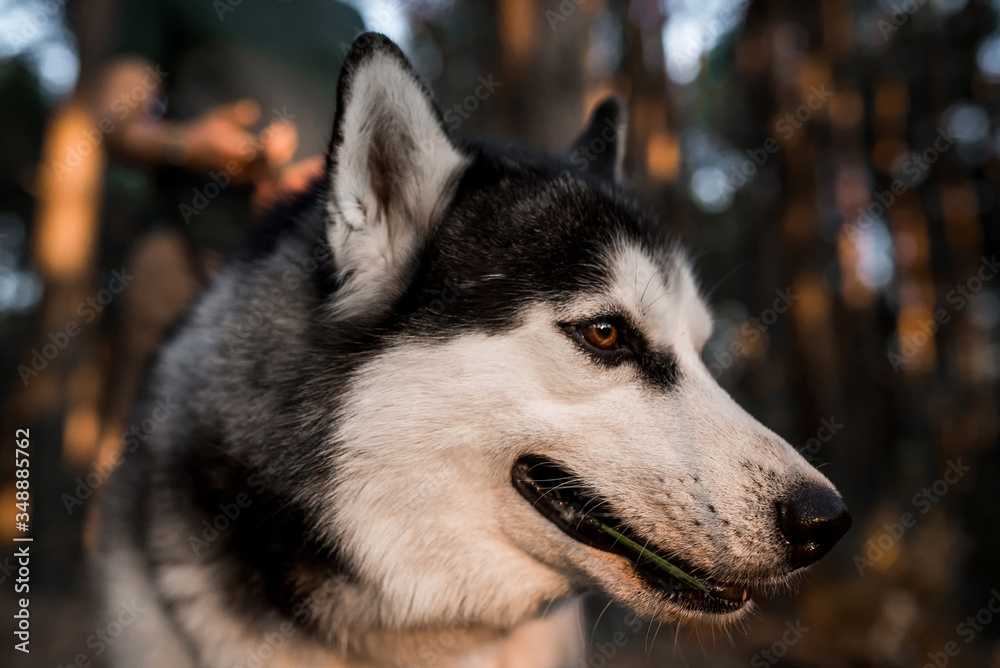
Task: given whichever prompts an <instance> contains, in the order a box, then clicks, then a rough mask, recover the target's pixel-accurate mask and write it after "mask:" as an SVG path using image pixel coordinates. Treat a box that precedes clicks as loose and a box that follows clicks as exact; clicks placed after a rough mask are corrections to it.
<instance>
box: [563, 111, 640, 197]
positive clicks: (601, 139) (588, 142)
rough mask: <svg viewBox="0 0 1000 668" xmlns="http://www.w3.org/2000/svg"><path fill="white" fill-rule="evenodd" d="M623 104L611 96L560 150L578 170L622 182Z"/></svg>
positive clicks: (623, 155)
mask: <svg viewBox="0 0 1000 668" xmlns="http://www.w3.org/2000/svg"><path fill="white" fill-rule="evenodd" d="M625 129H626V123H625V104H624V102H622V100H621V98H619V97H617V96H611V97H608V98H606V99H605V100H604V101H603V102H601V103H600V104H599V105H597V108H596V109H594V111H593V112H592V113H591V114H590V120H589V121H587V127H586V128H584V130H583V132H581V133H580V136H579V137H577V138H576V139H575V140H574V141H573V143H571V144H570V145H569V146H567V147H566V149H565V150H564V151H563V157H564V158H566V159H567V160H569V161H570V163H571V164H573V165H574V166H575V167H576V168H577V169H578V170H579V171H582V172H588V173H590V174H596V175H597V176H600V177H602V178H606V179H610V180H613V181H621V180H622V162H623V161H624V159H625Z"/></svg>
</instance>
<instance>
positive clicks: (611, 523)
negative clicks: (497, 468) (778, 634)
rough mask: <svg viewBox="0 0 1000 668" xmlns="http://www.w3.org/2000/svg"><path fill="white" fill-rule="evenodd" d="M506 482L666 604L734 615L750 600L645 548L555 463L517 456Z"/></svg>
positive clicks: (643, 542)
mask: <svg viewBox="0 0 1000 668" xmlns="http://www.w3.org/2000/svg"><path fill="white" fill-rule="evenodd" d="M511 478H512V480H513V484H514V488H515V489H517V491H518V492H519V493H520V494H521V496H523V497H524V498H525V499H527V501H528V502H529V503H530V504H531V505H532V506H533V507H534V508H535V510H537V511H538V512H539V513H540V514H541V515H542V516H543V517H545V518H546V519H547V520H549V521H550V522H552V523H553V524H555V525H556V526H557V527H559V529H561V530H562V531H563V533H565V534H566V535H568V536H569V537H570V538H572V539H574V540H576V541H578V542H581V543H583V544H584V545H587V546H589V547H592V548H594V549H596V550H600V551H602V552H609V553H611V554H615V555H618V556H621V557H624V558H625V559H627V560H628V561H629V562H630V563H631V565H632V568H633V569H634V570H635V572H636V573H637V575H638V576H639V577H640V579H641V580H642V582H643V583H645V585H646V586H647V587H648V588H649V589H651V590H653V591H655V592H658V593H659V594H660V595H661V596H662V597H664V598H665V599H666V600H668V601H669V602H671V603H673V604H675V605H678V606H681V607H683V608H685V609H687V610H689V611H692V612H700V613H706V614H710V615H713V614H714V615H723V614H728V613H732V612H736V611H738V610H740V609H742V608H744V607H745V606H746V605H747V604H748V603H749V602H750V594H749V592H748V591H747V589H746V588H744V587H742V586H740V585H737V584H734V583H727V582H722V581H720V580H717V579H714V578H712V577H709V576H707V575H706V574H704V573H701V572H699V570H698V569H696V568H694V567H692V566H691V565H689V564H687V563H685V562H684V561H683V560H681V559H677V558H676V557H675V556H674V555H670V556H661V555H660V554H657V553H656V552H654V551H653V550H652V549H650V548H648V547H647V546H648V543H649V541H648V539H645V538H642V537H640V536H637V535H635V534H634V533H633V532H631V531H630V530H629V529H628V527H627V526H626V525H625V522H623V521H622V520H621V519H620V518H618V517H616V516H615V515H614V514H613V513H612V512H611V511H610V510H609V504H608V503H607V502H606V501H605V500H604V499H601V498H600V497H599V496H598V495H597V494H596V493H595V492H594V491H593V490H590V489H589V488H587V487H586V486H585V485H583V484H581V483H580V481H579V477H578V476H576V475H574V474H573V473H572V472H570V471H569V470H567V469H565V468H563V467H562V466H561V465H559V464H557V463H556V462H555V461H553V460H551V459H547V458H545V457H539V456H536V455H529V456H525V457H521V458H520V459H518V460H517V462H516V463H515V464H514V468H513V469H512V471H511Z"/></svg>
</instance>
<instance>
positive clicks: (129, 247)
mask: <svg viewBox="0 0 1000 668" xmlns="http://www.w3.org/2000/svg"><path fill="white" fill-rule="evenodd" d="M120 10H121V13H120V17H119V20H118V23H117V30H116V34H115V37H114V38H113V46H112V57H111V58H110V60H109V61H108V63H107V64H106V66H105V67H104V68H103V71H102V73H101V76H100V77H99V78H98V85H97V86H96V91H95V94H94V96H93V100H92V103H93V112H94V115H95V119H96V121H97V127H98V130H99V131H100V132H101V133H103V134H104V136H105V139H106V142H105V143H106V146H107V150H108V153H109V154H110V156H111V158H112V159H111V161H110V164H109V167H108V172H107V184H106V193H105V202H106V206H105V212H104V228H105V236H106V237H107V238H106V239H105V240H104V247H105V249H106V253H107V254H108V255H109V256H110V257H108V258H106V264H109V265H111V266H116V267H117V266H120V265H121V264H124V265H125V267H126V269H127V272H128V273H129V274H131V275H134V276H135V278H134V280H133V281H132V282H131V283H130V285H129V289H128V290H127V291H126V293H125V295H124V297H123V300H122V304H121V307H122V312H121V314H120V323H119V324H118V325H117V326H115V327H113V328H112V330H113V331H114V332H115V336H117V337H119V341H118V345H116V350H117V351H118V359H117V360H116V363H117V368H116V369H114V370H113V371H112V382H111V383H110V384H109V387H110V388H112V389H111V390H109V391H110V392H112V393H113V394H114V395H115V396H114V397H113V398H112V399H111V402H110V404H111V408H110V409H109V411H108V412H109V414H110V415H109V417H111V418H118V419H120V420H123V419H124V416H125V414H126V413H127V411H128V409H129V406H130V404H131V401H132V396H133V394H134V389H135V386H136V384H137V380H138V377H139V374H140V370H141V369H142V367H143V365H144V363H145V360H146V359H147V358H148V356H149V353H150V352H151V350H152V348H153V347H154V346H155V345H156V343H157V342H158V341H159V340H160V339H161V338H162V336H163V332H164V331H165V329H166V327H167V326H168V325H169V323H171V322H172V321H174V320H175V319H176V318H177V317H178V316H179V315H180V313H181V312H182V311H183V310H184V308H185V307H186V306H187V304H189V303H190V301H191V300H192V299H193V298H194V296H195V295H196V293H197V292H198V290H199V288H200V285H201V284H203V283H204V278H205V277H206V276H207V275H208V274H209V273H210V272H211V270H212V269H213V268H214V267H217V266H219V265H220V264H221V263H222V261H223V260H224V259H225V257H227V256H228V255H230V254H231V253H232V252H234V251H235V250H236V249H238V248H239V247H240V246H242V245H243V244H244V243H245V242H246V240H247V238H248V236H249V234H250V233H251V231H252V227H253V224H252V221H253V220H254V217H255V214H257V213H260V212H261V211H262V210H264V209H267V208H269V207H271V206H274V205H275V204H276V203H277V202H278V201H279V199H280V198H281V196H282V194H283V193H289V192H293V191H296V190H300V189H302V188H305V187H306V186H307V185H308V183H309V182H310V180H311V179H312V178H314V177H315V176H317V175H318V174H319V173H320V171H321V167H322V158H321V154H322V153H323V151H324V149H325V144H326V141H327V139H328V137H329V132H330V128H331V127H332V123H333V112H334V106H335V100H336V79H337V71H338V69H339V67H340V64H341V61H342V59H343V56H344V53H345V51H346V48H347V45H348V44H349V43H350V42H351V40H352V38H353V37H354V35H355V34H357V33H358V32H361V31H362V30H363V22H362V19H361V17H360V15H359V14H358V13H357V12H356V11H355V10H354V9H352V8H350V7H348V6H346V5H344V4H342V3H339V2H331V1H329V0H302V1H297V2H294V3H289V2H279V1H272V2H261V3H239V4H237V3H235V2H232V3H228V2H217V3H205V2H199V1H196V0H143V1H140V0H126V1H125V2H124V3H123V4H122V5H121V7H120ZM119 426H120V424H115V420H114V419H111V420H110V421H109V424H108V425H106V427H105V430H104V433H105V434H106V435H108V434H114V433H115V430H116V429H117V428H118V427H119ZM112 440H115V442H117V439H112ZM102 442H104V441H102Z"/></svg>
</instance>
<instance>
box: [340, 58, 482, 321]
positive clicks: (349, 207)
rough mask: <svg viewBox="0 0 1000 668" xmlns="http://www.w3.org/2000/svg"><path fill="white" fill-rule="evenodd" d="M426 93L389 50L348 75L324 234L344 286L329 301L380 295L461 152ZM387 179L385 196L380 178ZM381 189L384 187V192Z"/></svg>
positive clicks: (344, 307)
mask: <svg viewBox="0 0 1000 668" xmlns="http://www.w3.org/2000/svg"><path fill="white" fill-rule="evenodd" d="M432 104H433V103H432V102H431V100H430V99H429V98H428V96H427V94H426V93H425V91H424V89H423V88H422V87H421V85H420V83H419V82H418V81H417V80H416V79H415V78H414V77H413V75H412V74H411V73H410V72H409V71H407V70H406V69H404V68H403V67H401V66H400V63H399V62H398V61H397V60H396V58H395V57H394V56H392V55H391V54H388V53H381V52H379V53H375V54H372V55H371V56H370V57H369V58H368V59H367V60H365V61H364V62H363V63H362V64H361V65H360V66H359V67H358V70H357V71H356V72H354V74H353V78H352V79H351V84H350V90H349V91H348V94H347V96H346V103H345V109H344V110H343V119H342V127H341V134H342V138H343V140H342V141H341V143H340V144H339V146H337V148H336V152H335V155H334V158H335V161H334V162H335V166H334V173H333V174H332V175H331V185H332V198H331V207H330V226H329V230H328V239H329V242H330V247H331V249H332V250H333V254H334V258H335V260H336V264H337V267H338V271H339V273H340V276H341V278H342V279H343V280H344V281H345V287H344V289H343V290H341V291H340V294H341V295H342V296H341V297H340V299H339V300H338V301H337V303H336V305H335V306H334V310H335V311H336V312H338V313H355V312H358V311H361V310H363V309H365V308H370V307H371V306H372V305H374V304H377V303H386V302H387V301H388V299H387V298H389V297H392V296H393V294H392V290H393V288H394V287H395V286H398V285H399V284H400V283H401V281H399V280H398V279H399V278H400V276H399V274H400V272H401V271H402V270H403V269H404V268H405V267H406V264H407V263H408V262H409V261H410V259H411V258H412V256H413V253H414V251H415V249H416V246H417V244H418V243H419V242H420V241H421V240H422V239H423V238H424V237H425V236H426V234H427V232H428V230H429V229H430V227H431V225H432V223H433V222H434V219H435V217H436V214H437V213H438V212H437V209H438V207H439V206H440V205H441V204H442V203H443V202H444V201H446V200H447V193H448V191H449V184H450V183H451V182H452V181H453V178H454V176H455V174H456V173H457V172H458V171H459V170H461V169H462V168H463V167H464V166H465V164H466V159H465V158H464V157H463V156H462V155H461V154H460V153H459V152H458V151H457V150H456V149H455V147H454V146H453V145H452V144H451V141H450V140H449V139H448V137H447V135H446V134H445V132H444V130H443V129H442V127H441V125H440V122H439V120H438V117H437V115H436V114H435V112H434V109H433V106H432ZM386 180H389V181H390V182H391V185H392V187H391V188H390V189H389V190H391V192H388V193H387V194H388V201H380V200H379V186H378V184H379V183H380V182H382V181H386ZM384 194H386V193H384Z"/></svg>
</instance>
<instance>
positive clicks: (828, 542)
mask: <svg viewBox="0 0 1000 668" xmlns="http://www.w3.org/2000/svg"><path fill="white" fill-rule="evenodd" d="M337 97H338V100H337V102H338V105H337V116H336V120H335V124H334V128H333V136H332V139H331V142H330V148H329V153H328V156H327V160H326V173H325V176H324V178H322V179H321V180H320V181H319V182H317V183H316V184H315V186H314V187H313V188H312V189H311V191H310V192H309V193H307V194H305V195H304V196H301V197H300V198H299V199H298V200H297V201H296V202H295V203H294V204H293V205H291V206H290V207H288V208H287V209H285V210H283V211H281V212H280V213H276V214H275V216H274V220H273V221H272V222H271V223H270V224H269V225H268V227H267V231H266V232H264V233H262V235H261V238H259V239H258V240H257V241H256V243H254V244H253V245H252V247H251V248H249V249H248V250H247V251H246V252H244V253H243V254H242V255H241V256H239V257H238V258H236V259H235V260H234V261H233V262H232V263H231V264H230V265H229V266H228V267H227V268H226V269H224V270H223V271H221V272H220V273H219V274H218V276H217V277H216V279H215V280H214V282H213V283H212V285H211V286H210V288H209V289H208V290H207V291H206V292H205V294H204V295H203V296H202V297H201V299H200V301H199V302H198V303H197V304H196V305H195V306H194V307H193V308H192V310H191V311H190V313H189V314H188V315H187V316H186V318H185V320H184V322H183V323H182V324H181V325H179V327H178V328H177V329H176V331H175V333H174V334H173V335H172V336H171V338H170V339H169V340H168V341H167V342H166V343H165V344H164V345H163V347H162V349H161V351H160V353H159V354H158V357H157V360H156V362H155V364H154V366H153V367H152V370H151V372H150V374H149V378H148V381H147V382H146V385H145V389H144V391H143V393H142V395H141V397H140V399H139V401H138V404H137V407H136V412H135V419H136V420H137V421H138V420H143V419H145V418H146V417H148V415H149V414H150V413H151V412H152V411H153V410H154V407H155V406H156V405H157V402H160V403H161V405H163V402H165V401H169V405H171V406H174V408H173V409H172V410H171V411H170V414H169V415H168V416H167V417H166V418H165V419H164V420H163V421H161V422H158V423H157V425H156V427H155V429H152V430H150V431H149V432H148V433H146V432H144V434H143V438H141V439H133V440H132V441H130V443H129V445H128V447H127V448H126V450H127V452H126V453H125V456H124V458H123V463H122V465H121V466H120V467H119V468H118V470H117V471H116V473H115V475H114V479H113V481H112V483H111V485H110V487H109V489H108V490H107V492H106V493H105V495H104V503H103V510H102V531H101V541H100V542H101V553H100V566H101V568H102V570H103V583H104V584H103V589H104V601H105V606H106V611H107V613H108V614H110V615H115V614H117V612H118V611H119V610H120V609H121V608H122V606H126V605H127V606H131V609H133V610H135V611H137V612H136V614H135V615H134V619H132V618H130V619H131V621H130V624H129V626H128V628H127V629H125V630H124V632H123V633H122V634H121V635H120V636H119V637H118V638H117V639H116V640H115V642H114V643H113V644H111V645H110V647H109V649H110V651H111V654H112V655H113V665H114V666H116V667H126V666H127V667H136V668H138V667H146V666H154V665H155V666H170V667H171V668H195V667H199V668H201V667H205V668H208V667H211V668H232V667H234V666H240V667H253V666H320V665H322V666H407V667H409V666H432V665H433V666H440V667H445V666H501V665H503V666H517V667H530V666H559V665H576V664H575V663H574V662H575V661H576V660H577V657H578V653H579V652H580V650H581V647H580V645H581V640H580V638H581V633H580V631H579V628H578V625H579V623H580V620H579V605H578V601H579V597H580V594H581V593H582V592H584V591H586V590H588V589H591V588H597V589H600V590H603V591H604V592H605V593H606V594H607V595H609V596H610V597H611V598H612V599H613V600H615V601H617V602H618V603H619V604H621V605H623V606H626V607H627V608H629V609H630V610H632V611H633V612H634V613H635V614H639V615H644V616H648V617H651V618H653V619H655V620H659V621H668V622H678V623H679V622H684V621H692V620H693V621H702V622H710V623H716V624H719V625H725V624H728V623H731V622H733V621H734V620H737V619H740V618H741V617H743V616H745V615H746V614H747V612H748V611H749V610H750V609H751V608H752V607H753V604H752V601H751V599H752V597H753V595H754V594H755V593H756V592H759V591H763V590H768V589H773V588H776V587H780V586H782V585H784V584H786V583H788V581H789V580H790V579H791V578H792V577H794V576H793V575H792V574H793V573H796V571H798V570H799V569H801V568H803V567H805V566H808V565H809V564H811V563H813V562H815V561H816V560H817V559H819V558H820V557H821V556H823V555H824V554H825V553H826V552H828V551H829V550H830V548H831V547H833V545H834V543H836V542H837V540H838V539H839V538H840V537H841V535H842V534H843V533H844V532H845V531H846V530H847V528H848V527H849V525H850V517H849V515H848V512H847V509H846V507H845V506H844V504H843V502H842V500H841V498H840V496H839V495H838V493H837V492H836V490H835V489H834V487H833V485H832V484H831V483H830V482H829V481H828V480H827V479H826V478H825V477H824V476H823V475H821V474H820V473H819V472H818V471H817V470H816V469H815V468H813V467H812V466H810V465H809V464H808V463H807V462H806V460H805V459H803V457H802V456H800V455H799V454H798V453H797V452H796V451H795V450H794V449H793V448H792V447H791V446H790V445H789V444H788V443H786V442H785V441H783V440H782V439H781V438H779V437H778V436H777V435H776V434H775V433H774V432H772V431H770V430H769V429H767V428H766V427H764V426H763V425H761V424H760V423H759V422H757V421H756V420H754V419H753V418H752V417H751V416H750V415H748V414H747V413H746V412H745V411H743V410H742V409H741V408H740V407H739V406H738V405H737V404H736V403H734V401H733V400H732V399H731V398H730V397H729V395H727V394H726V392H725V391H723V390H722V389H721V388H720V387H719V386H718V385H717V384H716V382H715V381H714V380H713V378H712V376H711V375H710V373H709V372H708V370H707V369H706V367H705V365H704V364H703V362H702V360H701V357H700V352H701V349H702V346H703V345H704V344H705V341H706V339H707V338H708V336H709V333H710V332H711V330H712V318H711V315H710V313H709V310H708V308H707V307H706V305H705V303H704V301H703V300H702V298H701V297H700V296H699V290H698V286H697V282H696V280H695V278H694V275H693V271H692V268H691V266H690V264H689V262H688V260H687V259H686V257H685V254H684V251H683V250H682V249H681V248H680V247H679V246H678V245H677V244H676V243H675V242H674V241H673V240H672V239H671V237H670V235H669V234H668V233H667V232H666V231H665V229H664V225H663V224H661V223H660V222H658V221H657V220H656V219H654V218H653V217H651V216H650V215H649V214H647V213H646V212H644V211H643V209H642V208H640V207H639V206H638V205H637V204H636V203H635V201H634V200H633V198H632V197H631V196H630V195H629V194H628V193H627V192H626V191H625V190H624V189H623V188H622V187H621V186H620V185H619V172H620V165H621V159H622V148H623V145H624V139H623V137H622V131H623V116H624V114H623V111H622V109H621V105H620V104H619V103H618V102H617V101H616V100H615V99H610V100H607V101H605V102H604V103H602V104H601V105H600V106H599V107H598V108H597V110H596V111H595V112H594V114H593V115H592V117H591V119H590V121H589V125H588V127H586V128H585V129H584V130H583V132H582V134H581V135H580V137H579V138H578V139H577V141H576V142H575V143H574V144H573V145H571V146H570V147H569V148H567V149H566V151H565V153H564V154H562V155H561V156H558V157H552V156H545V155H541V154H538V153H535V152H532V151H530V150H528V149H511V148H509V147H499V146H494V145H492V144H490V143H486V142H473V141H470V140H460V139H458V138H456V137H453V136H451V135H450V134H449V132H447V131H446V129H445V126H444V123H443V118H442V115H441V113H440V111H439V110H438V108H437V107H436V106H435V103H434V101H433V99H432V96H431V94H430V92H429V91H428V89H427V88H426V87H425V86H424V84H422V83H421V81H420V79H419V78H418V76H417V75H416V74H415V73H414V70H413V69H412V67H411V66H410V64H409V63H408V62H407V60H406V58H405V56H404V55H403V54H402V52H401V51H400V50H399V48H397V47H396V45H395V44H393V43H392V42H391V41H389V40H388V39H387V38H385V37H383V36H381V35H377V34H372V33H369V34H365V35H362V36H360V37H358V39H357V40H356V41H355V42H354V44H353V46H352V48H351V50H350V52H349V53H348V54H347V56H346V60H345V63H344V66H343V69H342V71H341V74H340V81H339V84H338V94H337Z"/></svg>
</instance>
